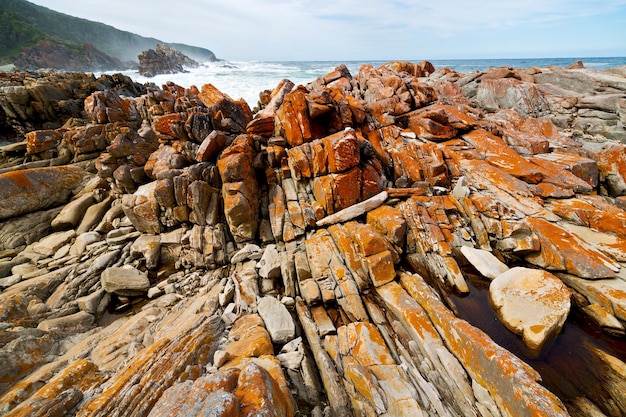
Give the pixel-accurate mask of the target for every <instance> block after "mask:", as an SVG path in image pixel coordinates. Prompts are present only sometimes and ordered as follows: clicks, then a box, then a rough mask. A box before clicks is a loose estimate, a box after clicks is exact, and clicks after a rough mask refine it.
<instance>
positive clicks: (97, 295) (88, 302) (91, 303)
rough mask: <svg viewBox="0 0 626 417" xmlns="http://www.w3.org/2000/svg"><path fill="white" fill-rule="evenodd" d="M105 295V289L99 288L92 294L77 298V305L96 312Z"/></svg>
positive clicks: (86, 310) (90, 311)
mask: <svg viewBox="0 0 626 417" xmlns="http://www.w3.org/2000/svg"><path fill="white" fill-rule="evenodd" d="M104 295H105V291H104V290H103V289H99V290H98V291H94V292H92V293H91V294H88V295H86V296H84V297H80V298H77V299H76V305H77V306H78V308H79V309H80V310H81V311H84V312H87V313H90V314H96V312H97V311H98V306H99V305H100V301H101V300H102V298H103V297H104Z"/></svg>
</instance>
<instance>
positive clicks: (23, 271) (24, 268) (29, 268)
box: [11, 262, 39, 277]
mask: <svg viewBox="0 0 626 417" xmlns="http://www.w3.org/2000/svg"><path fill="white" fill-rule="evenodd" d="M37 270H39V268H38V267H37V265H33V264H31V263H30V262H26V263H23V264H19V265H15V266H14V267H13V268H11V273H12V274H14V275H20V276H22V277H23V276H24V275H27V274H30V273H32V272H35V271H37Z"/></svg>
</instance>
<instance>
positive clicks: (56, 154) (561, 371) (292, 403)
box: [0, 62, 626, 417]
mask: <svg viewBox="0 0 626 417" xmlns="http://www.w3.org/2000/svg"><path fill="white" fill-rule="evenodd" d="M4 77H7V76H4ZM13 77H17V76H16V75H13ZM24 79H25V78H24ZM71 79H73V78H70V80H71ZM70 80H68V81H67V82H71V81H70ZM107 80H108V79H107ZM50 83H52V85H53V86H54V85H55V84H54V83H55V81H54V79H50V78H47V79H37V80H35V84H36V85H42V84H43V85H48V84H50ZM23 84H24V85H23V86H22V87H19V88H17V87H15V88H8V89H7V87H5V89H4V90H2V91H3V92H4V95H3V96H0V98H2V97H3V98H2V100H3V101H0V103H2V106H3V107H2V108H3V109H22V110H21V113H20V112H19V111H17V110H13V111H12V112H11V113H9V112H7V110H4V111H5V113H6V114H7V119H6V120H10V123H16V122H15V121H16V120H21V121H22V123H23V124H22V126H24V128H23V129H24V136H23V140H24V141H23V142H21V143H16V144H12V145H10V146H7V147H4V148H2V154H1V156H0V172H1V173H0V183H1V184H4V185H2V192H3V193H4V194H2V195H1V197H2V202H1V203H0V216H2V219H3V220H2V223H0V291H1V292H0V358H1V361H2V362H1V363H2V364H3V366H1V367H0V414H2V415H5V416H24V415H42V416H43V415H73V416H81V417H86V416H150V417H156V416H187V415H190V416H191V415H193V416H195V415H219V416H231V415H232V416H234V415H241V416H258V415H268V416H270V415H271V416H295V415H311V416H316V417H319V416H405V415H406V416H409V415H410V416H441V417H443V416H446V417H448V416H484V417H488V416H491V417H498V416H567V415H572V416H599V415H606V416H611V417H613V416H615V417H617V416H621V415H624V414H625V413H626V397H625V395H624V393H625V392H626V372H625V371H624V370H625V369H626V364H625V362H624V361H625V360H626V355H625V352H626V343H625V340H624V335H625V330H624V325H625V324H626V301H625V300H626V284H625V280H626V275H625V270H624V263H625V262H626V232H625V231H626V157H625V155H626V145H624V144H623V143H622V142H620V141H619V140H617V139H623V138H624V131H623V122H624V120H623V116H624V114H625V113H624V106H623V104H624V102H626V101H625V97H626V79H624V78H623V77H621V76H619V75H617V74H611V73H600V72H596V71H592V70H587V69H585V68H576V67H574V68H570V69H563V68H541V69H540V68H532V69H513V68H494V69H490V70H487V71H483V72H475V73H469V74H460V73H456V72H454V71H451V70H449V69H445V68H444V69H439V70H435V68H433V66H432V65H431V64H429V63H427V62H423V63H420V64H413V63H407V62H393V63H388V64H385V65H383V66H381V67H379V68H375V67H373V66H369V65H366V66H363V67H362V68H361V69H360V70H359V71H358V73H357V74H351V73H350V72H349V71H348V70H347V68H346V67H345V66H340V67H338V68H337V69H336V70H335V71H332V72H330V73H329V74H326V75H324V76H322V77H320V78H318V79H316V80H313V81H312V82H311V83H309V84H307V85H305V86H294V85H293V83H291V82H290V81H288V80H284V81H282V82H281V83H279V85H278V86H277V87H276V89H275V90H274V92H273V93H272V94H271V95H270V96H269V97H266V98H267V100H264V101H263V102H264V103H265V105H264V106H263V108H262V109H261V110H260V111H259V112H258V113H256V114H253V113H252V112H251V110H250V108H249V107H248V105H247V103H245V102H244V101H240V100H239V101H238V100H233V99H232V98H230V97H229V96H228V95H226V94H224V93H222V92H220V91H219V90H217V89H216V88H215V87H214V86H212V85H211V84H206V85H204V86H202V87H201V88H200V89H199V88H197V87H195V86H192V87H190V88H188V89H186V88H182V87H180V86H177V85H175V84H173V83H167V84H166V85H164V86H163V87H162V88H156V87H150V88H148V89H145V90H139V89H138V90H137V91H134V92H131V93H127V94H119V92H118V91H116V89H115V88H113V86H112V85H108V86H104V88H96V89H93V90H91V91H87V90H85V92H86V94H84V96H82V97H81V98H76V100H78V102H79V103H80V105H81V117H82V118H83V119H84V122H82V123H76V124H74V123H68V124H66V125H65V126H64V127H63V128H60V125H57V126H52V125H49V126H43V125H42V124H41V122H40V120H41V117H40V116H39V115H40V114H42V112H41V107H42V106H41V105H35V104H34V103H43V102H44V101H41V100H40V101H37V102H35V101H33V100H30V99H29V100H24V99H20V97H22V96H25V95H26V94H27V93H26V91H27V90H26V88H27V87H26V84H27V83H25V82H24V83H23ZM120 85H121V84H120ZM124 85H126V86H127V87H130V85H131V84H124ZM13 90H16V91H18V90H19V91H20V93H19V94H17V93H16V94H14V95H11V94H8V92H10V91H13ZM28 94H30V93H28ZM66 117H68V118H69V117H76V116H74V115H71V114H68V115H67V116H66ZM55 120H58V119H55ZM27 132H28V133H27ZM42 176H46V177H47V178H55V181H54V182H48V183H46V182H45V181H43V182H42V181H40V179H41V178H42ZM2 181H4V182H3V183H2ZM43 195H50V196H51V197H52V196H54V198H49V199H42V198H40V196H43ZM487 288H488V290H487ZM489 299H490V301H491V303H492V304H493V306H491V305H489ZM481 300H482V301H481ZM500 322H501V323H502V325H500V324H499V323H500ZM494 325H498V326H500V327H494ZM585 331H588V332H591V333H593V334H594V336H593V337H589V336H585ZM600 333H602V334H603V335H602V336H598V334H600Z"/></svg>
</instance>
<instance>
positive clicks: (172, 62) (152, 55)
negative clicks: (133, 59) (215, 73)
mask: <svg viewBox="0 0 626 417" xmlns="http://www.w3.org/2000/svg"><path fill="white" fill-rule="evenodd" d="M137 58H138V59H139V74H141V75H143V76H146V77H154V76H155V75H157V74H176V73H178V72H185V67H187V68H195V67H197V66H198V63H197V62H196V61H194V60H193V59H191V58H189V57H188V56H187V55H185V54H183V53H182V52H180V51H177V50H176V49H174V48H172V47H169V46H167V45H164V44H162V43H159V44H157V46H156V50H155V49H148V50H147V51H143V52H141V53H140V54H139V55H138V56H137Z"/></svg>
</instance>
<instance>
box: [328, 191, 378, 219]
mask: <svg viewBox="0 0 626 417" xmlns="http://www.w3.org/2000/svg"><path fill="white" fill-rule="evenodd" d="M387 197H388V195H387V192H386V191H383V192H381V193H378V194H376V195H375V196H373V197H370V198H368V199H367V200H365V201H361V202H360V203H357V204H354V205H352V206H350V207H348V208H345V209H343V210H340V211H338V212H336V213H334V214H331V215H330V216H326V217H324V218H323V219H321V220H318V221H317V222H316V225H317V227H322V226H330V225H331V224H335V223H343V222H347V221H348V220H352V219H354V218H356V217H359V216H360V215H362V214H365V213H367V212H368V211H371V210H374V209H375V208H377V207H379V206H381V205H382V204H383V203H384V202H385V201H386V200H387Z"/></svg>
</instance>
